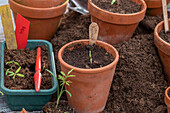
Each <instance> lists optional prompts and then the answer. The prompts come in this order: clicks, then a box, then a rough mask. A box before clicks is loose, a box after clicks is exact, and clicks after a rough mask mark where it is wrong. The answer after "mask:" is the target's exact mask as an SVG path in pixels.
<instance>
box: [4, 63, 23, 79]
mask: <svg viewBox="0 0 170 113" xmlns="http://www.w3.org/2000/svg"><path fill="white" fill-rule="evenodd" d="M11 63H14V64H13V65H12V66H11V67H10V68H8V69H7V70H6V73H5V75H8V76H13V77H12V78H13V79H14V80H15V77H16V76H19V77H24V75H23V74H20V73H19V71H20V70H21V66H20V65H19V63H18V62H15V61H9V62H7V63H6V65H8V64H11ZM16 66H18V67H19V68H18V69H17V70H16V71H15V72H13V71H11V70H12V68H13V67H16Z"/></svg>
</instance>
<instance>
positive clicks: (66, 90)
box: [63, 90, 72, 97]
mask: <svg viewBox="0 0 170 113" xmlns="http://www.w3.org/2000/svg"><path fill="white" fill-rule="evenodd" d="M64 91H65V92H67V93H68V94H69V96H70V97H71V96H72V95H71V93H70V92H69V91H68V90H64ZM64 91H63V92H64Z"/></svg>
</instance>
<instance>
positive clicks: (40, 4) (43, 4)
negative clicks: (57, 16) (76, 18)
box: [14, 0, 63, 8]
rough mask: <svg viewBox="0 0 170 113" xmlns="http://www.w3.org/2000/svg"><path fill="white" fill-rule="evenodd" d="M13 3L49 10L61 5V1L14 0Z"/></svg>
mask: <svg viewBox="0 0 170 113" xmlns="http://www.w3.org/2000/svg"><path fill="white" fill-rule="evenodd" d="M14 1H15V2H17V3H19V4H21V5H25V6H29V7H35V8H50V7H56V6H57V5H60V4H62V3H63V1H61V0H14Z"/></svg>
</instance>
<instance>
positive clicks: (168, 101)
mask: <svg viewBox="0 0 170 113" xmlns="http://www.w3.org/2000/svg"><path fill="white" fill-rule="evenodd" d="M168 91H170V87H168V88H167V89H166V90H165V104H166V105H167V111H168V113H170V97H169V96H168Z"/></svg>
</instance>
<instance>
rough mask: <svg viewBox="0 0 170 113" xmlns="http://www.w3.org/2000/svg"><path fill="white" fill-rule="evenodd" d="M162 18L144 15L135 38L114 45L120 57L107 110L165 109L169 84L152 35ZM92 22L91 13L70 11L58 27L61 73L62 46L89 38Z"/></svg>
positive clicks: (161, 112) (153, 112) (159, 112)
mask: <svg viewBox="0 0 170 113" xmlns="http://www.w3.org/2000/svg"><path fill="white" fill-rule="evenodd" d="M162 20H163V18H162V17H158V16H145V18H144V20H143V21H142V22H141V23H139V26H138V27H137V29H136V31H135V33H134V35H133V37H132V38H131V39H130V40H129V41H128V42H123V43H121V44H118V45H116V46H115V47H116V49H117V50H118V52H119V55H120V59H119V62H118V64H117V67H116V72H115V75H114V79H113V82H112V85H111V90H110V94H109V98H108V101H107V104H106V107H105V109H104V111H103V112H104V113H132V112H133V113H165V112H166V105H165V103H164V91H165V89H166V88H167V87H168V85H167V82H166V80H165V78H164V77H165V74H164V72H163V70H162V68H163V67H162V65H161V63H160V59H159V57H158V52H157V49H156V46H155V44H154V34H153V33H154V28H155V26H156V25H157V24H158V23H159V22H160V21H162ZM90 23H91V21H90V16H89V15H88V14H87V15H80V14H78V13H75V12H69V13H68V14H66V15H65V16H64V19H63V20H62V23H61V26H60V28H59V30H58V31H57V33H56V35H55V36H54V37H53V38H52V39H51V42H52V44H53V47H54V52H55V61H56V67H57V73H58V74H59V72H60V66H59V62H58V57H57V54H58V51H59V49H60V48H61V47H62V46H63V45H64V44H66V43H69V42H71V41H74V40H78V39H85V38H86V39H87V38H88V36H89V34H88V28H89V25H90ZM147 23H149V25H148V24H147ZM53 100H56V99H55V98H53ZM62 100H66V101H67V99H66V95H63V96H62ZM66 111H67V110H66ZM72 112H73V111H72ZM72 112H70V113H72Z"/></svg>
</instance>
